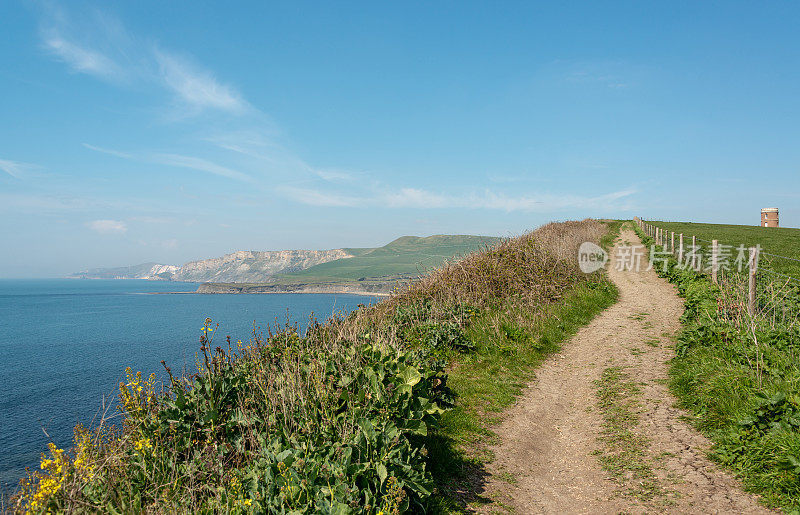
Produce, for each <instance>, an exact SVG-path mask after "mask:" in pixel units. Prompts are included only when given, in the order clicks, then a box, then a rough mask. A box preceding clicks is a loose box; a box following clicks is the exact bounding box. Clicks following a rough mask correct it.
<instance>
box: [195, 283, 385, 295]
mask: <svg viewBox="0 0 800 515" xmlns="http://www.w3.org/2000/svg"><path fill="white" fill-rule="evenodd" d="M395 285H396V283H384V282H381V283H328V284H241V283H239V284H237V283H203V284H201V285H200V286H199V287H198V288H197V290H196V291H195V293H203V294H215V293H221V294H231V293H236V294H257V293H275V294H276V293H327V294H353V295H375V296H388V295H391V291H392V288H393V287H394V286H395Z"/></svg>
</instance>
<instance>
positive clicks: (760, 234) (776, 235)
mask: <svg viewBox="0 0 800 515" xmlns="http://www.w3.org/2000/svg"><path fill="white" fill-rule="evenodd" d="M648 223H650V224H652V225H654V226H656V227H660V228H662V229H665V230H667V231H673V232H675V233H676V234H680V233H683V234H684V245H690V244H691V235H694V236H696V237H697V238H701V239H703V240H706V241H705V242H698V245H700V246H703V247H707V246H708V243H707V242H709V241H711V240H719V242H720V243H721V244H725V245H731V246H733V247H738V246H739V245H744V246H745V247H755V246H756V245H761V248H762V249H763V252H765V253H767V254H762V256H761V258H760V264H761V266H763V267H767V268H770V269H772V270H775V271H776V272H780V273H783V274H788V275H791V276H793V277H796V278H798V279H800V261H793V259H795V260H800V229H793V228H788V227H759V226H757V225H724V224H702V223H691V222H653V221H649V222H648ZM676 245H677V243H676ZM768 254H774V255H776V256H785V257H788V258H792V259H781V258H777V257H774V256H770V255H768Z"/></svg>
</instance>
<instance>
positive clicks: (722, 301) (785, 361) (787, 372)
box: [636, 223, 800, 512]
mask: <svg viewBox="0 0 800 515" xmlns="http://www.w3.org/2000/svg"><path fill="white" fill-rule="evenodd" d="M656 225H657V226H659V227H664V228H667V229H669V230H675V231H679V230H680V231H684V230H685V231H687V232H689V231H691V232H692V233H693V234H698V233H699V234H707V235H708V236H705V238H708V239H710V238H712V237H713V238H720V239H721V241H724V242H725V243H728V244H738V243H739V242H742V243H745V244H746V245H748V246H749V245H755V244H760V245H761V246H762V247H764V248H766V249H770V251H772V252H775V253H776V254H778V253H781V254H783V255H792V254H791V253H796V252H797V247H796V244H795V243H794V242H795V241H796V238H797V236H798V234H800V231H798V230H796V229H781V230H776V229H765V228H762V227H753V228H749V229H745V228H741V226H711V225H707V224H691V226H690V227H684V226H687V225H688V224H683V225H678V224H663V223H657V224H656ZM706 225H707V226H706ZM702 226H706V227H702ZM703 229H706V230H707V232H705V233H703V232H699V231H700V230H703ZM636 230H637V233H638V234H639V236H640V237H641V238H642V241H643V242H644V244H645V245H646V246H648V247H650V246H651V245H653V243H654V242H653V239H652V238H650V237H648V236H646V235H645V234H644V233H643V232H642V231H641V230H639V228H638V227H637V228H636ZM722 238H725V239H724V240H723V239H722ZM655 269H656V271H657V272H658V273H659V275H661V276H663V277H666V278H667V279H668V280H669V281H670V282H672V283H674V284H675V285H676V286H677V288H678V291H679V294H680V295H681V296H683V297H684V298H685V299H686V303H685V306H686V307H685V312H684V314H683V317H682V319H681V321H682V323H683V330H682V332H681V333H680V335H679V337H678V340H677V343H676V356H675V358H674V359H673V362H672V366H671V380H670V381H671V382H670V386H671V388H672V390H673V392H674V393H675V394H676V396H677V397H678V399H679V400H680V403H681V404H682V405H683V406H684V407H685V408H687V409H688V410H690V412H691V413H692V417H693V418H692V421H693V423H694V424H695V426H696V427H697V428H699V429H700V430H701V431H702V432H703V433H705V434H706V435H707V436H709V437H710V438H711V440H712V441H713V444H714V446H713V448H712V450H711V453H710V455H711V457H712V458H713V459H715V460H716V461H718V462H719V463H721V464H723V465H724V466H726V467H729V468H730V469H732V470H733V471H735V472H736V474H737V475H738V476H739V477H741V478H742V480H743V482H744V485H745V487H746V488H747V489H748V490H750V491H753V492H756V493H758V494H760V495H761V496H762V500H763V501H764V502H765V503H766V504H767V505H768V506H771V507H780V508H782V509H783V510H785V511H787V512H797V511H798V510H800V365H799V363H800V361H799V360H798V357H800V355H799V352H800V325H799V324H798V322H799V321H800V288H798V286H797V283H794V282H792V281H790V280H784V279H783V278H781V277H780V276H779V277H777V279H776V278H772V280H770V278H769V277H761V276H760V275H759V284H758V289H757V300H756V306H755V308H756V309H755V312H754V313H748V310H747V296H746V291H747V278H746V276H744V277H743V276H741V275H739V274H736V273H728V274H721V277H720V281H719V284H714V283H713V282H712V281H711V280H710V278H709V276H708V275H706V274H705V273H701V272H695V271H694V270H692V269H691V268H689V267H684V266H679V263H678V262H677V261H676V260H675V259H674V258H669V259H668V261H667V262H666V266H662V264H660V263H659V265H658V266H656V267H655ZM786 271H788V270H786ZM745 273H746V272H745Z"/></svg>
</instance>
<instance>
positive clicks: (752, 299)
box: [747, 247, 758, 316]
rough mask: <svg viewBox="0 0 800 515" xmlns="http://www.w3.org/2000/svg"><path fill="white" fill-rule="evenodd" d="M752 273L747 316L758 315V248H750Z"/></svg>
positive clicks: (748, 285)
mask: <svg viewBox="0 0 800 515" xmlns="http://www.w3.org/2000/svg"><path fill="white" fill-rule="evenodd" d="M748 264H749V268H750V273H749V274H748V280H747V290H748V291H747V314H748V315H750V316H753V315H755V314H756V271H758V247H750V262H749V263H748Z"/></svg>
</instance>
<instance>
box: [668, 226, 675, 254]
mask: <svg viewBox="0 0 800 515" xmlns="http://www.w3.org/2000/svg"><path fill="white" fill-rule="evenodd" d="M670 234H671V236H670V240H669V251H670V252H671V253H672V255H673V256H674V255H675V231H670Z"/></svg>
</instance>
